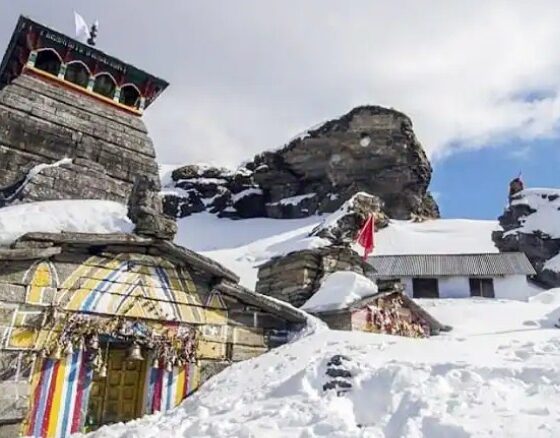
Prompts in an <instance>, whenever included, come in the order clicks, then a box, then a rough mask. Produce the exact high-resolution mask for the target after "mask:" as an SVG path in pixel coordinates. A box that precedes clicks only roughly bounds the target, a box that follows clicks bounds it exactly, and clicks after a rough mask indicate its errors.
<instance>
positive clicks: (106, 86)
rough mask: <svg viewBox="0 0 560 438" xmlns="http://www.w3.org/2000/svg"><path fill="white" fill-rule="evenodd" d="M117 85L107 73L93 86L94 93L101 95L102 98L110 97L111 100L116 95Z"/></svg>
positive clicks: (98, 77) (102, 74)
mask: <svg viewBox="0 0 560 438" xmlns="http://www.w3.org/2000/svg"><path fill="white" fill-rule="evenodd" d="M116 87H117V85H116V84H115V81H114V80H113V78H112V77H111V75H109V74H107V73H101V74H100V75H99V76H97V77H96V78H95V83H94V84H93V92H94V93H98V94H101V95H102V96H105V97H108V98H110V99H112V98H113V96H114V95H115V88H116Z"/></svg>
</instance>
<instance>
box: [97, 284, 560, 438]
mask: <svg viewBox="0 0 560 438" xmlns="http://www.w3.org/2000/svg"><path fill="white" fill-rule="evenodd" d="M422 304H423V305H425V306H426V307H427V308H428V310H429V311H430V312H432V313H434V315H435V316H436V317H437V318H440V319H441V320H442V322H444V323H446V324H450V325H453V326H454V330H453V332H451V333H450V334H445V335H440V336H436V337H432V338H427V339H411V338H402V337H396V336H387V335H375V334H367V333H356V332H354V333H352V332H337V331H330V330H322V331H318V332H315V333H314V334H312V335H310V336H307V337H305V338H303V339H300V340H299V341H297V342H294V343H292V344H289V345H285V346H283V347H280V348H278V349H275V350H273V351H271V352H269V353H267V354H265V355H263V356H260V357H258V358H255V359H251V360H249V361H246V362H242V363H238V364H235V365H233V366H231V367H230V368H228V369H226V370H225V371H224V372H222V373H221V374H219V375H217V376H215V377H214V378H212V379H211V380H210V381H209V382H207V383H206V384H205V385H204V386H203V387H202V388H201V389H200V390H199V391H198V393H196V394H195V395H193V396H192V397H191V398H189V399H187V400H186V401H185V402H184V403H183V404H182V405H180V406H179V407H178V408H176V409H175V410H173V411H170V412H168V413H167V414H156V415H152V416H149V417H145V418H143V419H140V420H136V421H132V422H130V423H128V424H126V425H123V424H118V425H114V426H111V427H105V428H102V429H100V430H99V431H97V432H96V433H94V434H92V435H91V436H92V438H124V437H135V438H152V437H154V438H155V437H161V436H166V437H185V438H186V437H188V438H191V437H208V438H210V437H212V438H216V437H218V438H219V437H232V436H235V437H262V436H267V437H270V438H277V437H282V438H284V437H286V438H288V437H290V438H292V437H323V436H324V437H379V438H381V437H386V438H397V437H409V438H417V437H423V436H425V437H431V438H434V437H435V438H437V437H446V438H448V437H449V438H464V437H470V436H472V437H490V436H507V437H527V436H531V437H551V436H559V434H560V422H559V421H558V418H560V356H559V355H558V349H559V348H560V331H559V330H558V329H556V328H554V327H553V325H552V321H551V320H550V319H549V318H548V315H550V314H552V313H555V312H558V306H559V305H560V292H559V291H551V292H546V293H545V295H542V296H537V297H535V298H533V299H532V300H531V302H530V303H521V302H509V301H498V300H484V299H465V300H427V301H426V302H424V303H422ZM334 356H340V358H339V359H340V360H341V365H340V366H337V367H335V368H336V369H337V370H339V371H341V370H342V371H344V373H345V375H349V376H350V377H348V378H347V380H348V381H349V382H350V385H351V388H350V389H349V390H348V391H346V392H344V393H343V394H341V395H340V396H337V393H336V391H334V390H326V391H325V390H324V387H325V385H326V384H327V383H328V382H329V381H330V380H332V379H333V377H332V375H335V374H337V373H332V372H328V370H329V367H331V369H332V365H329V364H332V362H333V357H334ZM327 372H328V373H327ZM338 374H341V373H338Z"/></svg>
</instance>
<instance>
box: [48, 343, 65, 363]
mask: <svg viewBox="0 0 560 438" xmlns="http://www.w3.org/2000/svg"><path fill="white" fill-rule="evenodd" d="M50 358H51V359H53V360H60V359H61V358H62V348H61V347H60V345H59V344H56V348H55V349H54V350H53V352H52V353H51V356H50Z"/></svg>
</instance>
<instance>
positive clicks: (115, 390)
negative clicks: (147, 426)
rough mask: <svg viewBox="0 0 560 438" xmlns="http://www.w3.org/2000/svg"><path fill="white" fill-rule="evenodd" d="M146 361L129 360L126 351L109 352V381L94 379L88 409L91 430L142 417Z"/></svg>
mask: <svg viewBox="0 0 560 438" xmlns="http://www.w3.org/2000/svg"><path fill="white" fill-rule="evenodd" d="M144 373H145V362H144V361H130V360H127V351H126V350H121V349H114V350H109V360H108V363H107V377H105V378H95V379H94V381H93V383H92V388H91V392H90V398H89V406H88V426H89V427H88V429H89V430H93V429H96V428H97V427H100V426H101V425H103V424H110V423H116V422H119V421H128V420H132V419H134V418H137V417H139V416H140V415H141V414H142V393H143V389H144V386H143V385H144V376H145V374H144Z"/></svg>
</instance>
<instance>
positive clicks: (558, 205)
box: [492, 189, 560, 287]
mask: <svg viewBox="0 0 560 438" xmlns="http://www.w3.org/2000/svg"><path fill="white" fill-rule="evenodd" d="M498 220H499V222H500V225H501V227H502V228H503V231H495V232H494V233H492V240H493V241H494V243H495V244H496V246H497V247H498V249H499V250H500V251H522V252H524V253H525V254H526V255H527V258H528V259H529V260H530V261H531V263H532V265H533V267H534V268H535V270H536V271H537V276H536V278H535V280H536V281H537V282H538V283H540V284H542V285H543V286H546V287H558V286H560V190H555V189H525V190H522V191H520V192H517V193H515V194H513V195H512V196H511V198H510V203H509V205H508V206H507V207H506V209H505V210H504V213H503V214H502V215H501V216H500V217H499V218H498Z"/></svg>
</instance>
